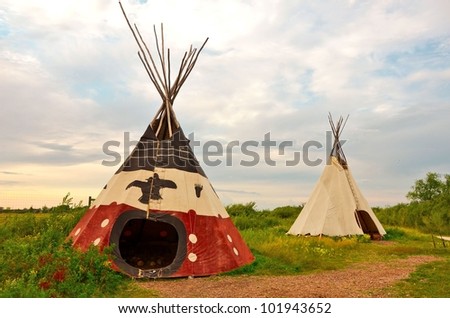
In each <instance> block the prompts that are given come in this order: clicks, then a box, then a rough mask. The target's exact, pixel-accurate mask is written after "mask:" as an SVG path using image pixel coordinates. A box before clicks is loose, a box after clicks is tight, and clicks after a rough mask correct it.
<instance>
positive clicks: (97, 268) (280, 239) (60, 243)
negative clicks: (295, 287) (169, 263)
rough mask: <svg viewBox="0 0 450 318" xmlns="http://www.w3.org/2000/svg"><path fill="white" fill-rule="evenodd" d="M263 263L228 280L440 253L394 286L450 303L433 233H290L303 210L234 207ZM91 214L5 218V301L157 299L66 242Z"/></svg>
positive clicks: (1, 219) (449, 260) (405, 293)
mask: <svg viewBox="0 0 450 318" xmlns="http://www.w3.org/2000/svg"><path fill="white" fill-rule="evenodd" d="M227 210H228V212H229V214H230V216H231V217H232V219H233V221H234V223H235V225H236V226H237V227H238V228H239V230H240V232H241V234H242V236H243V237H244V239H245V241H246V242H247V244H248V245H249V247H250V249H251V250H252V252H253V254H254V255H255V257H256V260H255V262H253V263H252V264H250V265H248V266H245V267H242V268H239V269H237V270H234V271H232V272H230V273H225V274H222V275H227V276H229V275H231V276H239V275H247V276H248V275H300V274H308V273H313V272H320V271H327V270H334V269H343V268H346V267H348V266H351V265H353V264H356V263H363V262H383V261H386V260H394V259H399V258H405V257H408V256H411V255H435V256H438V257H440V259H441V260H440V261H437V262H433V263H430V264H426V265H422V266H420V267H419V268H418V270H417V271H416V272H414V273H413V274H412V275H410V277H409V278H408V279H406V280H403V281H401V282H399V283H398V284H396V285H394V286H391V287H389V293H390V295H393V297H450V291H449V290H447V289H446V288H443V286H450V275H448V273H449V272H450V248H448V247H447V248H445V247H444V246H443V245H442V242H441V241H439V240H436V241H435V244H436V245H434V244H433V240H432V237H431V235H430V234H424V233H422V232H419V231H418V230H415V229H411V228H403V227H396V226H386V230H387V235H386V236H385V238H384V240H383V242H384V244H380V243H379V242H373V241H370V239H369V237H366V236H355V237H345V238H328V237H322V238H318V237H293V236H287V235H285V233H286V231H287V230H288V229H289V227H290V226H291V224H292V222H293V221H294V220H295V218H296V217H297V215H298V213H299V211H300V208H299V207H290V206H288V207H280V208H276V209H274V210H264V211H257V210H255V208H254V204H253V205H252V204H246V205H245V204H244V205H234V206H229V207H227ZM84 211H85V208H76V209H62V210H61V209H55V210H51V211H49V212H46V213H0V253H1V256H2V257H1V259H0V297H155V296H157V294H155V293H154V292H153V291H152V290H148V289H142V288H141V287H140V286H139V285H138V284H136V283H135V281H134V280H132V279H129V278H128V277H126V276H124V275H122V274H120V273H117V272H114V271H112V270H110V268H109V259H108V251H106V253H104V254H99V253H98V251H97V250H96V249H92V250H90V251H88V252H87V253H79V252H77V251H75V250H73V249H72V248H71V247H70V245H69V244H67V243H66V241H65V240H66V237H67V234H68V233H69V231H70V230H71V229H72V228H73V227H74V226H75V224H76V222H77V221H78V219H79V218H80V217H81V215H82V214H83V213H84Z"/></svg>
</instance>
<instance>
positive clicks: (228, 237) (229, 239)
mask: <svg viewBox="0 0 450 318" xmlns="http://www.w3.org/2000/svg"><path fill="white" fill-rule="evenodd" d="M227 239H228V241H230V243H231V242H233V239H232V238H231V236H229V235H228V234H227Z"/></svg>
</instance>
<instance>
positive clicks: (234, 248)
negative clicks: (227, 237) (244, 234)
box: [233, 247, 239, 255]
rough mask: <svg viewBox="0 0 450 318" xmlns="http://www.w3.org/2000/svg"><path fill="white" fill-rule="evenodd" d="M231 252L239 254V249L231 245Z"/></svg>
mask: <svg viewBox="0 0 450 318" xmlns="http://www.w3.org/2000/svg"><path fill="white" fill-rule="evenodd" d="M233 252H234V254H236V255H239V251H238V250H237V249H236V247H233Z"/></svg>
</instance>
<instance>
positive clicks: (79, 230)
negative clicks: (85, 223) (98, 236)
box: [75, 227, 81, 236]
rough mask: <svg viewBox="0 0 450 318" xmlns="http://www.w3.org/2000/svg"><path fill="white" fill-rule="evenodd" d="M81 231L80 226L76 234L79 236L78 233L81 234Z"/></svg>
mask: <svg viewBox="0 0 450 318" xmlns="http://www.w3.org/2000/svg"><path fill="white" fill-rule="evenodd" d="M80 232H81V227H79V228H78V230H76V232H75V236H77V235H78V234H80Z"/></svg>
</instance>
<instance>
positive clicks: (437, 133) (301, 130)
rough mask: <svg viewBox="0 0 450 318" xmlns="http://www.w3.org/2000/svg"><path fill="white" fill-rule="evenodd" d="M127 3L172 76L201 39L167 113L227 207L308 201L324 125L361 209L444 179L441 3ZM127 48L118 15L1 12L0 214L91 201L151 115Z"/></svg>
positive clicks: (88, 9)
mask: <svg viewBox="0 0 450 318" xmlns="http://www.w3.org/2000/svg"><path fill="white" fill-rule="evenodd" d="M122 3H123V5H124V7H125V10H126V11H127V14H128V17H129V19H130V21H131V22H132V23H136V24H137V25H138V27H139V29H140V30H141V33H142V34H143V36H144V39H145V40H146V42H147V43H148V44H149V45H150V46H151V47H153V46H154V34H153V26H154V25H156V27H157V29H158V30H159V29H160V24H161V23H163V25H164V36H165V45H166V47H170V50H171V63H172V65H173V69H176V66H177V65H179V63H180V60H181V57H182V54H183V53H184V52H185V51H186V50H187V49H189V46H190V45H191V44H192V45H193V46H194V47H199V46H201V44H202V43H203V41H204V40H205V39H206V38H207V37H209V40H208V42H207V44H206V47H205V49H204V50H203V51H202V53H201V55H200V57H199V59H198V61H197V64H196V66H195V68H194V70H193V72H192V73H191V75H190V76H189V78H188V79H187V81H186V83H185V84H184V85H183V87H182V88H181V91H180V94H179V95H178V96H177V99H176V100H175V103H174V108H175V112H176V114H177V118H178V120H179V122H180V124H181V126H182V128H183V130H184V132H185V133H186V134H187V135H190V136H191V139H192V140H191V143H192V144H194V145H195V146H194V151H195V153H196V155H197V157H198V159H199V161H200V163H201V165H202V167H203V168H204V170H205V172H206V174H207V176H208V177H209V179H210V181H211V183H212V185H213V186H214V188H215V189H216V191H217V193H218V195H219V196H220V198H221V200H222V202H223V204H224V205H227V204H232V203H247V202H256V206H257V208H261V209H264V208H273V207H277V206H283V205H299V204H303V203H305V202H306V201H307V199H308V196H309V195H310V193H311V191H312V189H313V187H314V185H315V183H316V182H317V180H318V178H319V177H320V174H321V173H322V171H323V169H324V167H325V164H326V157H327V149H329V147H327V142H328V143H329V138H327V136H328V134H329V133H328V134H327V131H330V126H329V123H328V117H327V116H328V113H331V114H332V116H333V118H334V119H335V120H336V119H337V118H339V116H343V117H347V115H348V116H349V118H348V121H347V124H346V126H345V129H344V131H343V133H342V135H341V139H342V140H345V144H344V146H343V149H344V152H345V154H346V157H347V160H348V163H349V166H350V167H351V170H352V173H353V176H354V178H355V179H356V181H357V183H358V186H359V187H360V188H361V190H362V192H363V193H364V195H365V196H366V199H367V200H368V201H369V204H371V205H372V206H387V205H394V204H396V203H399V202H406V198H405V195H406V193H407V192H408V191H409V190H410V188H411V186H412V185H413V184H414V181H415V180H417V179H421V178H423V177H425V175H426V173H427V172H430V171H432V172H437V173H442V174H444V173H449V172H450V160H449V158H450V146H449V142H448V138H449V130H450V129H449V126H450V23H449V22H448V12H450V2H449V1H447V0H442V1H439V0H435V1H432V2H429V1H389V0H386V1H357V0H347V1H298V0H267V1H257V0H247V1H246V0H217V1H200V0H192V1H174V0H123V1H122ZM137 50H138V48H137V45H136V43H135V42H134V39H133V37H132V34H131V32H130V30H129V29H128V26H127V24H126V21H125V19H124V17H123V15H122V13H121V11H120V7H119V4H118V2H117V1H106V0H89V1H87V0H65V1H52V0H36V1H25V0H0V132H1V138H0V207H12V208H23V207H30V206H33V207H40V206H43V205H46V206H53V205H56V204H58V203H59V202H61V200H62V198H63V196H65V195H66V194H67V193H69V192H70V196H71V197H73V199H74V201H75V202H79V201H83V203H85V204H86V203H87V201H88V197H89V196H92V197H94V198H95V197H96V195H97V194H98V193H99V192H100V190H101V189H102V187H103V186H104V184H106V183H107V181H108V180H109V178H110V177H111V176H112V175H113V174H114V172H115V171H116V170H117V169H118V168H119V165H120V162H116V163H114V162H113V159H114V158H113V157H112V156H111V155H110V154H108V153H110V152H111V151H114V152H116V155H117V156H120V159H122V160H123V159H124V157H125V156H126V154H127V153H129V151H131V147H130V144H131V141H135V140H138V139H139V138H140V136H141V135H142V134H143V132H144V131H145V129H146V127H147V126H148V124H149V122H150V121H151V120H152V118H153V116H154V114H155V112H156V110H157V109H158V107H159V106H160V104H161V99H160V97H159V95H158V94H157V91H156V89H155V88H154V86H153V84H152V83H151V82H150V80H149V79H148V77H147V74H146V72H145V70H144V68H143V66H142V64H141V62H140V60H139V58H138V56H137ZM268 138H270V140H271V142H270V143H269V142H267V140H268ZM265 140H266V142H264V141H265ZM111 141H112V142H114V143H115V144H117V142H118V143H120V144H119V146H117V147H111V146H108V145H111ZM108 142H109V143H108ZM218 144H219V145H220V146H221V147H222V148H223V150H224V152H223V153H221V154H220V153H219V154H218V153H217V148H218ZM268 144H274V145H273V146H270V147H269V146H267V145H268ZM214 145H215V146H214ZM264 145H266V146H264ZM105 147H107V149H106V150H108V151H109V152H108V151H105ZM108 147H109V148H108ZM219 148H220V147H219ZM227 149H228V151H227ZM296 158H297V159H299V160H296ZM257 159H259V160H257ZM249 163H251V164H249Z"/></svg>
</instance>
